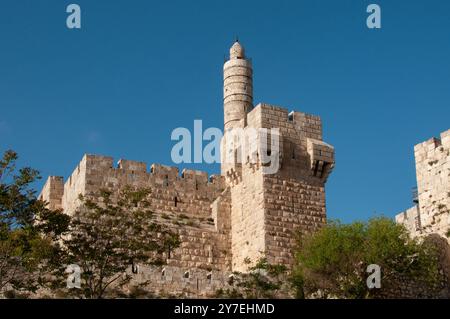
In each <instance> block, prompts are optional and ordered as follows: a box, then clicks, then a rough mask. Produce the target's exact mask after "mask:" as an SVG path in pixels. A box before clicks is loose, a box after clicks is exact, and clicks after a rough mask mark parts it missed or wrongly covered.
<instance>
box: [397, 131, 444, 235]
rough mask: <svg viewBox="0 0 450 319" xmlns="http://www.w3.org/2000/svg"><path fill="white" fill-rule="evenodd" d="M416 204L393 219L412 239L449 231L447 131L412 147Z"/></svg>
mask: <svg viewBox="0 0 450 319" xmlns="http://www.w3.org/2000/svg"><path fill="white" fill-rule="evenodd" d="M414 156H415V161H416V178H417V193H418V196H417V201H418V203H417V205H416V206H414V207H412V208H410V209H409V210H407V211H406V212H403V213H400V214H398V215H397V216H396V221H397V222H398V223H401V224H404V225H405V226H406V227H407V228H408V229H409V231H410V232H411V234H412V235H413V236H426V235H429V234H433V233H435V234H439V235H440V236H442V237H444V238H445V237H447V236H446V234H447V232H448V231H449V230H450V130H447V131H446V132H443V133H442V134H441V136H440V139H438V138H432V139H429V140H428V141H426V142H423V143H420V144H417V145H416V146H415V147H414Z"/></svg>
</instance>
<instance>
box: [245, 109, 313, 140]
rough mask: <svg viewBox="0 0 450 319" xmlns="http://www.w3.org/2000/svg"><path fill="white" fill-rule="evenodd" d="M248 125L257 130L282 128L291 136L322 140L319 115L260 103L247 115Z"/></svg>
mask: <svg viewBox="0 0 450 319" xmlns="http://www.w3.org/2000/svg"><path fill="white" fill-rule="evenodd" d="M247 125H248V126H252V127H255V128H280V129H282V130H283V131H286V132H283V133H286V135H287V136H289V135H296V134H301V135H303V136H305V137H310V138H314V139H317V140H322V120H321V119H320V117H319V116H317V115H312V114H307V113H303V112H298V111H291V112H289V111H288V109H287V108H284V107H280V106H275V105H270V104H266V103H260V104H258V105H256V106H255V107H254V108H253V109H252V110H251V111H250V112H249V113H248V114H247Z"/></svg>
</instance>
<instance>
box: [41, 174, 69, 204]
mask: <svg viewBox="0 0 450 319" xmlns="http://www.w3.org/2000/svg"><path fill="white" fill-rule="evenodd" d="M63 193H64V178H63V177H62V176H49V177H48V178H47V181H46V182H45V184H44V187H43V188H42V191H41V193H40V194H39V196H38V198H39V199H40V200H43V201H45V202H47V203H48V207H49V209H61V208H62V202H61V200H62V196H63Z"/></svg>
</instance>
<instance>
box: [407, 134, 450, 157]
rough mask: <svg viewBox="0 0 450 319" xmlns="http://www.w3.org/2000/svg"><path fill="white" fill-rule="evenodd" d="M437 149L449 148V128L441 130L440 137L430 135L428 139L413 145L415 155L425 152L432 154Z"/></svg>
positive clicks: (425, 153) (423, 154)
mask: <svg viewBox="0 0 450 319" xmlns="http://www.w3.org/2000/svg"><path fill="white" fill-rule="evenodd" d="M438 149H441V150H442V149H446V150H448V149H450V130H447V131H445V132H442V133H441V134H440V138H437V137H432V138H430V139H429V140H427V141H425V142H422V143H419V144H417V145H415V146H414V153H415V155H416V157H417V156H419V157H420V156H425V155H427V154H429V155H431V156H433V154H434V152H435V151H436V150H438Z"/></svg>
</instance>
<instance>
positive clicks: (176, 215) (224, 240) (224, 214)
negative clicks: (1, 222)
mask: <svg viewBox="0 0 450 319" xmlns="http://www.w3.org/2000/svg"><path fill="white" fill-rule="evenodd" d="M57 180H58V181H61V178H58V179H57ZM54 181H55V178H54V177H50V178H49V181H48V182H47V183H48V184H49V185H53V184H54V183H55V182H54ZM52 183H53V184H52ZM125 186H131V187H135V188H149V189H150V190H151V192H150V194H149V198H148V201H149V203H150V206H149V209H151V210H152V211H154V212H155V213H156V217H157V218H158V219H159V221H160V222H162V223H164V224H166V225H168V226H169V227H170V228H171V229H172V230H173V231H176V232H177V233H178V234H179V236H180V240H181V241H182V244H181V246H180V247H179V248H177V249H175V250H174V251H173V252H172V253H171V254H170V256H166V257H167V262H168V264H169V265H171V266H178V267H184V268H186V269H189V268H203V269H219V270H229V269H230V260H231V255H230V250H231V248H230V246H231V240H230V221H229V219H230V217H229V199H228V198H227V196H226V194H222V193H223V191H224V189H225V185H224V182H223V178H222V177H221V176H211V178H210V179H209V178H208V175H207V173H205V172H200V171H193V170H184V171H183V172H182V174H181V175H179V173H178V168H176V167H169V166H164V165H159V164H153V165H152V166H151V170H150V172H148V171H147V168H146V164H145V163H142V162H135V161H128V160H120V161H119V163H118V166H117V167H114V166H113V159H112V158H111V157H105V156H97V155H85V156H84V157H83V159H82V160H81V162H80V164H79V165H78V166H77V168H76V169H75V170H74V172H73V173H72V175H71V176H70V177H69V179H68V180H67V182H66V183H65V185H64V193H63V194H62V193H58V194H59V196H60V197H59V198H56V195H54V193H52V192H49V191H48V189H51V188H49V187H46V188H44V190H43V192H42V194H41V197H42V198H43V199H44V200H46V201H48V202H49V205H50V207H55V205H57V204H58V203H59V202H61V203H62V207H61V208H62V209H63V210H64V211H65V212H66V213H68V214H73V213H74V212H75V211H76V209H77V208H78V207H79V205H81V201H79V199H78V196H79V195H80V194H81V195H83V196H85V197H88V198H92V199H95V198H96V197H97V196H98V192H99V190H101V189H105V190H109V191H112V192H113V194H118V192H119V191H120V190H121V189H123V188H124V187H125ZM49 193H50V194H52V196H48V194H49ZM219 198H220V200H219ZM213 204H214V205H213Z"/></svg>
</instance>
